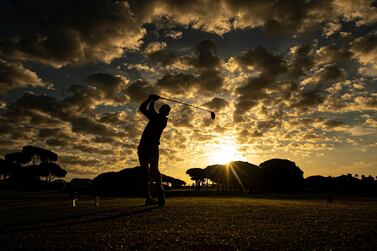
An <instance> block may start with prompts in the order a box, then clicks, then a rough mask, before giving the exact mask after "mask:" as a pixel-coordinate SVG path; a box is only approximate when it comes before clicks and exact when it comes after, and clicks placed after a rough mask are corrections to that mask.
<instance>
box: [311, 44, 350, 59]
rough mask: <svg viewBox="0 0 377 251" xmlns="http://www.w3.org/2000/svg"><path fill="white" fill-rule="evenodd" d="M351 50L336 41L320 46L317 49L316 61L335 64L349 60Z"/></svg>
mask: <svg viewBox="0 0 377 251" xmlns="http://www.w3.org/2000/svg"><path fill="white" fill-rule="evenodd" d="M351 55H352V54H351V52H350V51H349V50H348V49H347V48H344V47H341V46H340V45H338V44H336V43H332V44H329V45H326V46H323V47H321V48H319V49H318V50H317V51H316V63H318V64H334V63H339V62H343V61H348V60H349V59H350V58H351Z"/></svg>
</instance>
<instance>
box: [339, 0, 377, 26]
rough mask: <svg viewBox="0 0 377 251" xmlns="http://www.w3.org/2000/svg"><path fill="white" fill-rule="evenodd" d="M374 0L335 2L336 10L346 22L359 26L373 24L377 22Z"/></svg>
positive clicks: (342, 0) (341, 0)
mask: <svg viewBox="0 0 377 251" xmlns="http://www.w3.org/2000/svg"><path fill="white" fill-rule="evenodd" d="M373 3H374V1H373V0H335V1H334V5H335V10H336V12H337V13H338V14H339V15H341V16H342V17H343V18H344V20H346V21H352V20H353V21H356V24H357V25H359V26H360V25H368V24H373V23H375V22H376V21H377V11H376V10H377V8H376V6H375V5H374V4H373Z"/></svg>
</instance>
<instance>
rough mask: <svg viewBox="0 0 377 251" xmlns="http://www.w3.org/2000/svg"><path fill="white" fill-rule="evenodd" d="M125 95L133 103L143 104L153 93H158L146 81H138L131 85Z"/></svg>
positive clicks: (126, 89)
mask: <svg viewBox="0 0 377 251" xmlns="http://www.w3.org/2000/svg"><path fill="white" fill-rule="evenodd" d="M123 93H124V94H125V95H127V96H128V97H129V98H130V99H131V102H142V101H144V100H145V99H146V98H147V97H148V96H149V95H150V94H151V93H157V89H156V88H155V87H154V86H152V85H150V84H149V83H147V82H146V81H143V80H141V79H138V80H136V81H134V82H132V83H129V84H128V85H127V87H126V88H125V90H124V91H123Z"/></svg>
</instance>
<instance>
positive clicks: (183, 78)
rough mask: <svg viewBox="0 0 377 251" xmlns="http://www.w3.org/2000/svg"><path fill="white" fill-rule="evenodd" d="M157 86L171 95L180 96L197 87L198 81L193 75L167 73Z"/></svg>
mask: <svg viewBox="0 0 377 251" xmlns="http://www.w3.org/2000/svg"><path fill="white" fill-rule="evenodd" d="M157 85H158V86H159V87H161V88H164V89H166V90H168V91H169V92H171V93H175V94H180V93H185V92H187V91H190V90H192V88H193V87H195V86H197V79H196V78H195V77H194V76H193V75H191V74H184V73H178V74H170V73H167V74H166V75H165V76H163V77H162V78H161V79H159V80H158V82H157Z"/></svg>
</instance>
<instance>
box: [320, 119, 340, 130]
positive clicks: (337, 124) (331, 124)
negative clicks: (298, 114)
mask: <svg viewBox="0 0 377 251" xmlns="http://www.w3.org/2000/svg"><path fill="white" fill-rule="evenodd" d="M323 124H324V125H325V126H326V127H327V128H336V127H341V126H344V125H345V123H344V122H342V121H339V120H334V119H328V120H326V121H325V122H324V123H323Z"/></svg>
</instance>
